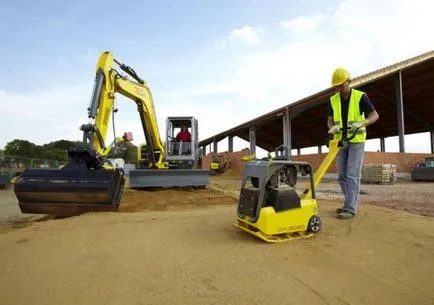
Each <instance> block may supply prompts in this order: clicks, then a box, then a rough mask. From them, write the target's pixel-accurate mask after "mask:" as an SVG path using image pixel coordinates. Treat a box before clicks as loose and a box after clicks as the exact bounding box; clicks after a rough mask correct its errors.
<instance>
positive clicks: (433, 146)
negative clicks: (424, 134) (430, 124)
mask: <svg viewBox="0 0 434 305" xmlns="http://www.w3.org/2000/svg"><path fill="white" fill-rule="evenodd" d="M430 134H431V153H432V154H434V130H431V131H430Z"/></svg>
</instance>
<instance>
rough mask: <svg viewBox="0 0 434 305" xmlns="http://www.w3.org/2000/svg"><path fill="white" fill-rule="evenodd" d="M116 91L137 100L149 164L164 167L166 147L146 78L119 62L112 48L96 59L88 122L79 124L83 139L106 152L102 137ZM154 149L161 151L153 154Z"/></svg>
mask: <svg viewBox="0 0 434 305" xmlns="http://www.w3.org/2000/svg"><path fill="white" fill-rule="evenodd" d="M116 65H117V66H118V67H119V68H121V69H122V70H123V71H124V72H126V73H127V74H129V75H130V76H131V77H132V78H134V80H135V81H132V80H130V79H128V78H127V77H126V76H122V75H121V74H120V73H119V72H118V71H117V70H116V69H115V66H116ZM117 93H118V94H121V95H123V96H125V97H127V98H128V99H130V100H132V101H134V102H135V103H136V105H137V110H138V113H139V116H140V120H141V123H142V127H143V132H144V135H145V139H146V143H148V150H149V151H148V153H149V155H150V156H151V161H152V164H151V166H152V167H155V168H164V162H163V156H164V152H165V147H164V145H163V142H162V141H161V137H160V132H159V129H158V124H157V117H156V114H155V108H154V103H153V99H152V95H151V91H150V89H149V87H148V85H147V84H146V82H145V81H144V80H142V79H141V78H140V77H139V76H138V75H137V74H136V72H135V71H134V70H133V69H132V68H131V67H129V66H126V65H125V64H122V63H120V62H118V61H117V60H116V59H115V58H114V57H113V54H112V53H111V52H104V53H103V54H101V56H100V58H99V60H98V63H97V67H96V77H95V87H94V90H93V93H92V98H91V102H90V105H89V108H88V117H89V119H91V122H90V123H89V124H87V125H83V126H82V127H81V129H82V130H83V131H84V137H83V141H84V142H86V143H88V144H89V145H90V146H92V147H93V148H94V150H95V151H96V152H97V153H98V154H100V155H104V154H105V143H104V139H105V138H106V135H107V132H108V128H109V122H110V116H111V115H112V111H113V105H114V98H115V96H116V94H117ZM155 151H159V152H160V153H159V154H156V153H155Z"/></svg>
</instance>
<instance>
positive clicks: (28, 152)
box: [5, 139, 41, 158]
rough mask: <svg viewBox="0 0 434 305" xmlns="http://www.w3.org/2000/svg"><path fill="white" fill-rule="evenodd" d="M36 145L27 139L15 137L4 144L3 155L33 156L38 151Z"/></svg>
mask: <svg viewBox="0 0 434 305" xmlns="http://www.w3.org/2000/svg"><path fill="white" fill-rule="evenodd" d="M40 152H41V150H40V149H38V147H37V145H36V144H34V143H32V142H29V141H27V140H19V139H15V140H13V141H11V142H8V143H7V144H6V146H5V155H9V156H20V157H29V158H32V157H33V158H35V156H37V155H38V153H40Z"/></svg>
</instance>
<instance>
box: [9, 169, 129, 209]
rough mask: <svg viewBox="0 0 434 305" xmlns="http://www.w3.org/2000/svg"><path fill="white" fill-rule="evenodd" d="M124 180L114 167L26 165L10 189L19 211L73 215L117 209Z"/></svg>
mask: <svg viewBox="0 0 434 305" xmlns="http://www.w3.org/2000/svg"><path fill="white" fill-rule="evenodd" d="M124 184H125V180H124V177H123V175H122V173H121V172H120V171H118V170H104V169H98V170H63V169H60V170H59V169H27V170H26V171H24V173H23V174H22V175H21V176H20V177H19V178H18V179H17V180H16V182H15V186H14V192H15V195H16V197H17V198H18V201H19V207H20V209H21V212H22V213H29V214H50V215H56V216H73V215H79V214H82V213H85V212H105V211H117V210H118V208H119V202H120V199H121V197H122V192H123V188H124Z"/></svg>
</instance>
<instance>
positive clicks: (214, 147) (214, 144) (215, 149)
mask: <svg viewBox="0 0 434 305" xmlns="http://www.w3.org/2000/svg"><path fill="white" fill-rule="evenodd" d="M212 144H213V153H215V154H216V153H217V141H216V140H214V141H213V142H212Z"/></svg>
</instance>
